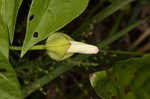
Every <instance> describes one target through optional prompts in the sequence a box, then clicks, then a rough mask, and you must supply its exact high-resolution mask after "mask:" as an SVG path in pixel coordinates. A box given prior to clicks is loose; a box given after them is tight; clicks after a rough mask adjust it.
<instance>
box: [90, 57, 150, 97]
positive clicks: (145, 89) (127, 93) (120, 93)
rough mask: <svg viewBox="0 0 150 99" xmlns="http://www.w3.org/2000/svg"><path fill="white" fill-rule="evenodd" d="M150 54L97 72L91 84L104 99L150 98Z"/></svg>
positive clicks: (91, 79)
mask: <svg viewBox="0 0 150 99" xmlns="http://www.w3.org/2000/svg"><path fill="white" fill-rule="evenodd" d="M149 60H150V55H146V56H144V57H141V58H133V59H129V60H125V61H121V62H118V63H116V64H115V65H114V66H113V67H112V68H111V69H109V70H108V71H107V72H106V71H101V72H96V73H94V74H93V75H92V77H91V78H90V81H91V85H92V87H93V88H94V89H95V91H96V92H97V94H98V95H99V96H101V97H103V99H150V90H149V89H150V61H149Z"/></svg>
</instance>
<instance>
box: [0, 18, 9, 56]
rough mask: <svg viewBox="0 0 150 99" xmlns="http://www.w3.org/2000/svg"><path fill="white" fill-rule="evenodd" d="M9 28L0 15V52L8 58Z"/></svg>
mask: <svg viewBox="0 0 150 99" xmlns="http://www.w3.org/2000/svg"><path fill="white" fill-rule="evenodd" d="M8 42H9V41H8V30H7V26H6V25H5V24H4V22H3V20H2V17H1V16H0V52H1V53H2V54H3V55H4V56H5V57H7V58H8V46H9V45H8Z"/></svg>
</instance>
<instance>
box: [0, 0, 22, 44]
mask: <svg viewBox="0 0 150 99" xmlns="http://www.w3.org/2000/svg"><path fill="white" fill-rule="evenodd" d="M21 3H22V0H0V10H1V12H0V13H1V15H2V18H3V20H4V22H5V24H6V25H7V28H8V30H9V38H10V42H11V43H12V42H13V37H14V29H15V24H16V17H17V13H18V9H19V7H20V5H21Z"/></svg>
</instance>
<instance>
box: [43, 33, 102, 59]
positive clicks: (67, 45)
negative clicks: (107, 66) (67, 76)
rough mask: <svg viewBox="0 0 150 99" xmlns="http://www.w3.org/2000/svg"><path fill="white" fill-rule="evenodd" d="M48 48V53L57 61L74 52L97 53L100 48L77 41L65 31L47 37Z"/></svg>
mask: <svg viewBox="0 0 150 99" xmlns="http://www.w3.org/2000/svg"><path fill="white" fill-rule="evenodd" d="M46 49H47V51H48V55H49V56H50V57H51V58H52V59H54V60H57V61H60V60H64V59H66V58H69V57H70V56H72V55H73V54H74V53H83V54H96V53H98V51H99V50H98V48H97V47H96V46H93V45H89V44H85V43H82V42H76V41H74V40H73V39H72V38H71V37H69V36H68V35H66V34H63V33H54V34H52V35H51V36H49V38H48V39H47V42H46Z"/></svg>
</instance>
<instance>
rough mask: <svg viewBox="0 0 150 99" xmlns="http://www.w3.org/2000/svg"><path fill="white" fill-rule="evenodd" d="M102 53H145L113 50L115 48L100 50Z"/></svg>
mask: <svg viewBox="0 0 150 99" xmlns="http://www.w3.org/2000/svg"><path fill="white" fill-rule="evenodd" d="M100 52H102V53H113V54H128V55H143V53H138V52H129V51H119V50H116V51H113V50H100Z"/></svg>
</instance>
